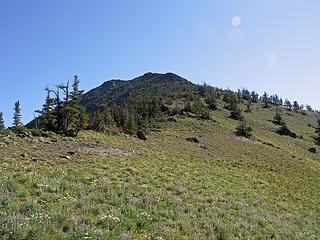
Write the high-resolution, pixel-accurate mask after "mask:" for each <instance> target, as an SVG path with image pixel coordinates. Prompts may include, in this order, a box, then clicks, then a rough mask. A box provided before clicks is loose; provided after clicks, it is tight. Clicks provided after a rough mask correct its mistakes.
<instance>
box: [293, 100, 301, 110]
mask: <svg viewBox="0 0 320 240" xmlns="http://www.w3.org/2000/svg"><path fill="white" fill-rule="evenodd" d="M293 111H294V112H299V111H300V105H299V103H298V102H297V101H294V102H293Z"/></svg>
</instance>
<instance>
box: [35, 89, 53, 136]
mask: <svg viewBox="0 0 320 240" xmlns="http://www.w3.org/2000/svg"><path fill="white" fill-rule="evenodd" d="M45 90H46V91H47V97H46V100H45V103H44V104H43V106H42V110H37V111H36V112H37V113H38V114H40V116H39V117H38V127H39V128H41V129H44V130H47V131H55V130H56V129H57V126H56V117H55V111H54V101H55V100H54V99H53V98H51V96H50V90H49V88H48V87H46V88H45Z"/></svg>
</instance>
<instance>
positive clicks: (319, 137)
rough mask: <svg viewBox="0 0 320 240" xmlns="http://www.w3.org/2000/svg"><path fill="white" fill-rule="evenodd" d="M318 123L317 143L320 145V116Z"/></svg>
mask: <svg viewBox="0 0 320 240" xmlns="http://www.w3.org/2000/svg"><path fill="white" fill-rule="evenodd" d="M317 123H318V126H317V127H316V134H317V136H316V138H315V140H316V144H318V145H320V118H319V116H318V117H317Z"/></svg>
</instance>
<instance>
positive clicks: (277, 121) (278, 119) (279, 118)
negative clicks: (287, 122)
mask: <svg viewBox="0 0 320 240" xmlns="http://www.w3.org/2000/svg"><path fill="white" fill-rule="evenodd" d="M273 119H274V121H273V122H274V123H275V124H277V125H282V123H283V119H282V116H281V112H280V110H279V109H277V110H276V115H275V116H274V118H273Z"/></svg>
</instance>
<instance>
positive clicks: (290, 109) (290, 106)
mask: <svg viewBox="0 0 320 240" xmlns="http://www.w3.org/2000/svg"><path fill="white" fill-rule="evenodd" d="M284 105H285V106H286V107H287V109H288V111H290V112H292V104H291V102H290V101H289V100H288V99H286V100H285V101H284Z"/></svg>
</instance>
